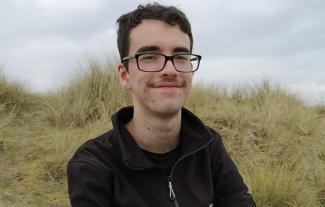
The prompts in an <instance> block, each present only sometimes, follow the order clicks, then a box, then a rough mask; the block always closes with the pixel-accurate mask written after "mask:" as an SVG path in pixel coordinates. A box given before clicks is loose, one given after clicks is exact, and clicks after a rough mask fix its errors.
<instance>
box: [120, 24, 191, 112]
mask: <svg viewBox="0 0 325 207" xmlns="http://www.w3.org/2000/svg"><path fill="white" fill-rule="evenodd" d="M129 41H130V48H129V55H134V54H137V53H143V52H156V53H161V54H164V55H173V54H178V53H184V52H188V53H189V52H190V39H189V37H188V35H187V34H186V33H184V32H182V31H181V30H180V28H179V26H177V25H176V26H172V25H169V24H166V23H165V22H163V21H160V20H142V22H141V23H140V24H139V25H138V26H137V27H135V28H133V29H132V30H131V32H130V36H129ZM119 76H120V80H121V83H122V86H123V87H124V88H125V89H127V90H130V91H131V92H132V100H133V105H134V108H135V110H137V109H140V110H142V111H143V110H144V111H146V112H150V113H155V114H160V115H173V114H176V113H178V112H179V111H180V109H181V107H182V106H183V104H184V102H185V100H186V98H187V96H188V94H189V91H190V88H191V85H192V76H193V73H179V72H177V71H176V70H175V68H174V66H173V64H172V62H171V61H168V62H167V63H166V65H165V67H164V69H163V70H162V71H160V72H143V71H140V70H139V69H138V68H137V63H136V60H135V59H131V60H128V71H127V70H126V68H125V66H124V65H123V64H120V65H119Z"/></svg>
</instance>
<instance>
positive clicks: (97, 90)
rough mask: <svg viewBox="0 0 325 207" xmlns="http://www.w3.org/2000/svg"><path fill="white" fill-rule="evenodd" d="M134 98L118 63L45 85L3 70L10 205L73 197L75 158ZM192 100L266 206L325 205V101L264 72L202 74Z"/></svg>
mask: <svg viewBox="0 0 325 207" xmlns="http://www.w3.org/2000/svg"><path fill="white" fill-rule="evenodd" d="M130 103H131V100H130V97H129V94H127V92H125V91H123V90H122V89H121V87H120V85H119V82H118V79H117V77H116V74H115V72H114V66H113V65H112V64H107V65H100V64H98V63H96V62H90V64H89V68H88V70H87V71H85V72H83V73H81V74H80V75H78V76H76V77H75V78H74V79H72V80H71V81H70V82H69V83H68V84H66V85H65V86H62V87H61V88H60V89H59V90H57V91H55V92H49V93H47V94H45V95H44V94H43V95H40V94H35V93H31V92H29V91H27V90H26V89H25V88H24V86H23V85H22V84H20V83H17V82H14V81H11V80H8V79H7V78H6V77H5V75H4V74H1V73H0V166H1V168H0V206H1V207H7V206H10V207H14V206H24V207H32V206H33V207H34V206H35V207H37V206H42V207H43V206H56V207H60V206H62V207H63V206H70V205H69V200H68V195H67V186H66V163H67V161H68V160H69V158H70V157H71V156H72V154H73V153H74V151H75V150H76V149H77V148H78V147H79V146H80V145H81V144H82V143H84V142H85V141H86V140H87V139H89V138H92V137H94V136H96V135H98V134H100V133H102V132H104V131H107V130H108V129H110V128H111V123H110V116H111V114H112V113H114V112H115V111H116V110H117V109H118V108H120V107H122V106H125V105H128V104H130ZM186 106H187V107H188V108H189V109H190V110H192V111H193V112H194V113H196V114H197V115H198V116H199V117H200V118H201V119H202V120H203V121H204V122H205V123H206V124H207V125H209V126H210V127H213V128H215V129H216V130H218V131H219V132H220V133H221V134H222V135H223V137H224V143H225V145H226V148H227V150H228V151H229V153H230V155H231V156H232V158H233V159H234V160H235V162H236V163H237V165H238V167H239V169H240V171H241V173H242V174H243V176H244V179H245V182H246V183H247V184H248V185H249V188H250V190H251V192H252V194H253V196H254V198H255V200H256V202H257V204H258V206H260V207H281V206H290V207H293V206H297V207H298V206H299V207H301V206H302V207H316V206H317V207H319V206H325V130H324V129H325V106H317V107H316V106H314V107H311V106H306V105H304V104H303V103H302V102H301V101H300V100H299V99H298V98H297V97H295V96H294V95H292V94H289V93H288V92H287V91H286V90H285V89H281V88H279V87H274V86H272V85H271V84H270V83H267V82H264V83H263V84H260V85H257V86H256V87H254V88H245V89H238V90H236V91H234V92H233V93H228V92H227V91H226V90H223V89H222V88H220V87H216V86H213V85H200V84H197V85H195V86H194V87H193V90H192V94H191V97H190V98H189V99H188V101H187V103H186Z"/></svg>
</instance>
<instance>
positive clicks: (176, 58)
mask: <svg viewBox="0 0 325 207" xmlns="http://www.w3.org/2000/svg"><path fill="white" fill-rule="evenodd" d="M130 59H136V62H137V66H138V69H139V70H141V71H144V72H159V71H162V70H163V69H164V67H165V65H166V64H167V61H168V60H171V61H172V63H173V65H174V68H175V70H176V71H178V72H182V73H191V72H194V71H197V70H198V69H199V65H200V60H201V56H200V55H194V54H176V55H171V56H168V55H163V54H160V53H143V54H136V55H131V56H128V57H124V58H122V62H124V61H126V60H130Z"/></svg>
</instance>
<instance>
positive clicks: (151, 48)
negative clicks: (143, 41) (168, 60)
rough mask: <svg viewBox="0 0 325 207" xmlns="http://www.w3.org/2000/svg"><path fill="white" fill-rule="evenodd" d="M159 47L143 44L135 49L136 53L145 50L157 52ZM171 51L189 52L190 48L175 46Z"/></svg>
mask: <svg viewBox="0 0 325 207" xmlns="http://www.w3.org/2000/svg"><path fill="white" fill-rule="evenodd" d="M159 51H160V48H159V47H158V46H144V47H141V48H139V49H138V50H137V52H136V53H146V52H159ZM173 53H190V50H189V49H188V48H186V47H176V48H174V50H173Z"/></svg>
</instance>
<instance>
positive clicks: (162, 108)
mask: <svg viewBox="0 0 325 207" xmlns="http://www.w3.org/2000/svg"><path fill="white" fill-rule="evenodd" d="M182 107H183V104H179V103H177V104H175V103H166V104H163V103H160V104H159V106H154V107H153V110H154V111H156V113H158V114H161V115H165V116H175V115H176V114H178V113H179V112H180V110H181V109H182Z"/></svg>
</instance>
